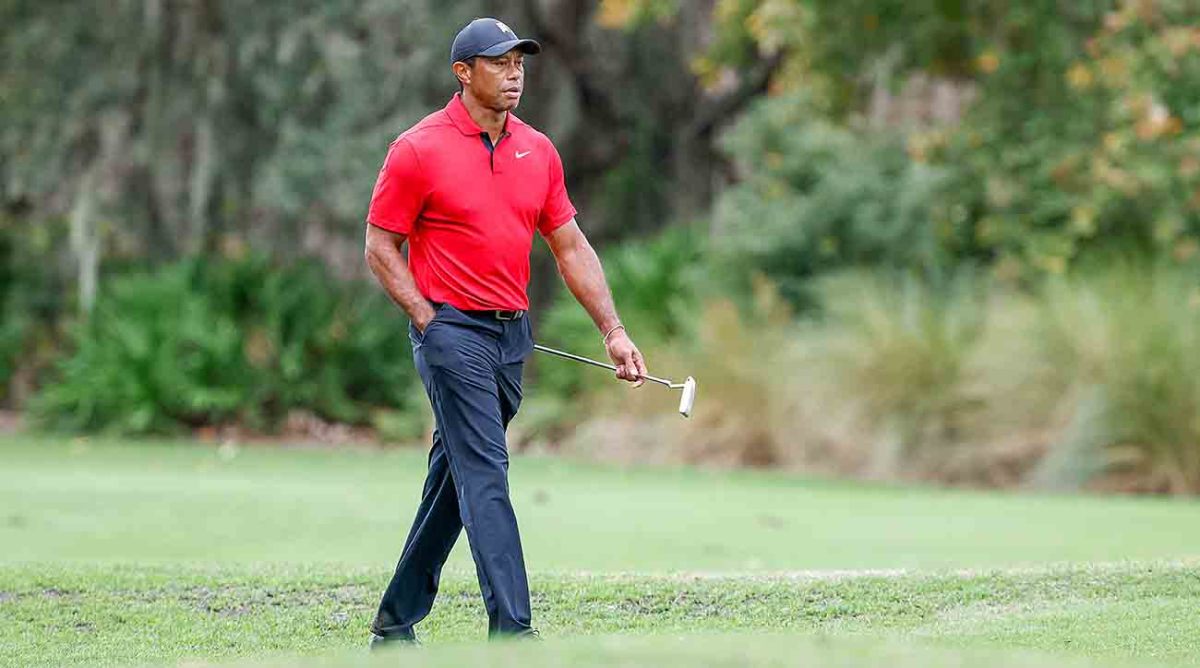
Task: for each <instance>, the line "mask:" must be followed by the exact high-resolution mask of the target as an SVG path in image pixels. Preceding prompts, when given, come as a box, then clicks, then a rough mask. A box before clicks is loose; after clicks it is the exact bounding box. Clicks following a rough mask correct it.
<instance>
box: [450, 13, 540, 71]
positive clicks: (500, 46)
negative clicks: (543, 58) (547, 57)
mask: <svg viewBox="0 0 1200 668" xmlns="http://www.w3.org/2000/svg"><path fill="white" fill-rule="evenodd" d="M513 49H520V50H521V51H522V52H524V53H528V54H534V53H541V52H542V45H541V44H538V43H537V42H535V41H533V40H531V39H521V38H520V37H517V33H515V32H513V30H512V28H509V27H508V26H507V25H505V24H504V22H503V21H497V20H496V19H475V20H474V21H471V22H470V23H468V24H467V27H465V28H463V29H462V30H460V31H458V35H456V36H455V37H454V45H453V46H451V47H450V64H451V65H453V64H454V63H457V62H459V61H462V60H466V59H467V58H471V57H473V56H487V57H489V58H490V57H493V56H502V55H504V54H506V53H508V52H509V51H511V50H513Z"/></svg>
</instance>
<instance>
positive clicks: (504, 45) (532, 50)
mask: <svg viewBox="0 0 1200 668" xmlns="http://www.w3.org/2000/svg"><path fill="white" fill-rule="evenodd" d="M513 49H520V51H521V53H526V54H529V55H531V56H532V55H534V54H538V53H541V52H542V45H541V44H538V43H537V42H535V41H534V40H532V39H510V40H508V41H507V42H500V43H499V44H496V45H494V46H492V47H491V48H488V49H484V50H483V51H480V52H479V55H481V56H484V57H485V58H495V57H496V56H503V55H504V54H506V53H508V52H509V51H512V50H513Z"/></svg>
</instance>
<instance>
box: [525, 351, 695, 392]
mask: <svg viewBox="0 0 1200 668" xmlns="http://www.w3.org/2000/svg"><path fill="white" fill-rule="evenodd" d="M533 349H534V350H540V351H542V352H544V353H550V354H551V355H558V356H559V357H565V358H567V359H569V360H575V361H576V362H583V363H584V364H591V365H592V366H598V367H600V368H601V369H608V370H609V371H616V370H617V367H615V366H613V365H611V364H605V363H604V362H597V361H596V360H593V359H588V358H586V357H581V356H579V355H572V354H571V353H565V352H563V351H561V350H555V349H553V348H547V347H546V346H543V345H538V344H536V343H535V344H534V345H533ZM642 378H645V379H646V380H651V381H654V382H656V383H658V384H660V385H666V386H667V387H669V388H672V389H676V390H677V389H679V388H681V387H683V383H672V382H671V381H669V380H666V379H664V378H655V377H654V376H649V375H646V376H642Z"/></svg>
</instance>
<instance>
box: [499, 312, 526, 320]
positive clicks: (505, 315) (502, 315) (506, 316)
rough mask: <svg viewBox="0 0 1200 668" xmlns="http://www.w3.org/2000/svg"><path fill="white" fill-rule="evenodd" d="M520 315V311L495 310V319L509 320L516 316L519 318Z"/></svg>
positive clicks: (514, 318)
mask: <svg viewBox="0 0 1200 668" xmlns="http://www.w3.org/2000/svg"><path fill="white" fill-rule="evenodd" d="M520 317H521V312H520V311H496V319H497V320H504V321H509V320H516V319H517V318H520Z"/></svg>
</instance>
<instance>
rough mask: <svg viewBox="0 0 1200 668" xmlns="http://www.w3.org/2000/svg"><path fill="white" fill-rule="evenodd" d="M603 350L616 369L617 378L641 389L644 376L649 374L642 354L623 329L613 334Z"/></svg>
mask: <svg viewBox="0 0 1200 668" xmlns="http://www.w3.org/2000/svg"><path fill="white" fill-rule="evenodd" d="M605 348H606V349H607V351H608V357H609V358H610V359H612V361H613V364H615V365H616V367H617V378H620V379H621V380H627V381H629V382H631V383H633V386H634V387H641V386H642V385H643V384H644V383H645V382H646V381H645V379H644V376H646V374H648V373H649V372H648V371H647V370H646V361H645V360H644V359H642V352H641V351H640V350H638V348H637V346H635V345H634V344H633V339H630V338H629V335H628V334H626V333H625V330H624V329H619V330H617V331H615V332H613V335H612V336H610V337H609V338H608V343H607V344H606V345H605Z"/></svg>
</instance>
